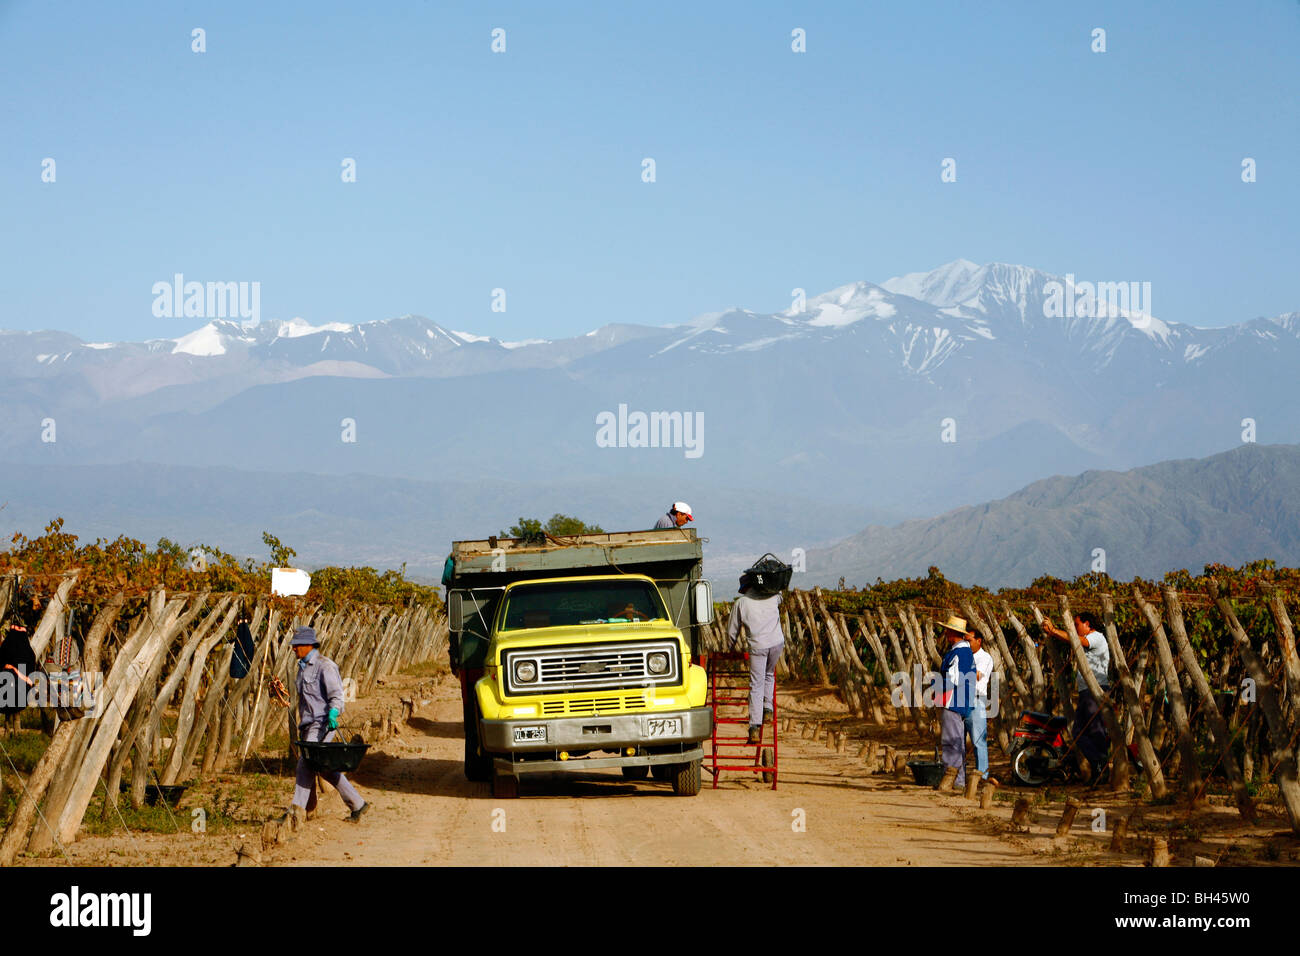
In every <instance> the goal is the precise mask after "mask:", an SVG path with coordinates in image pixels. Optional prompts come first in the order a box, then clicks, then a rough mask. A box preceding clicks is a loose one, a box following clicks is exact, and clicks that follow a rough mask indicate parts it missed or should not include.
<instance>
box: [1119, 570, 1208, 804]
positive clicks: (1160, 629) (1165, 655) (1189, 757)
mask: <svg viewBox="0 0 1300 956" xmlns="http://www.w3.org/2000/svg"><path fill="white" fill-rule="evenodd" d="M1133 599H1134V600H1135V601H1136V602H1137V606H1138V609H1139V610H1141V611H1142V614H1143V616H1144V617H1145V618H1146V619H1147V624H1148V626H1149V627H1150V628H1151V636H1152V638H1153V639H1154V641H1155V645H1156V659H1157V661H1158V662H1159V664H1160V670H1161V672H1162V673H1163V674H1164V679H1165V693H1166V694H1167V695H1168V697H1169V715H1170V720H1172V721H1173V725H1174V733H1175V734H1176V735H1177V737H1178V749H1179V752H1180V753H1181V754H1182V764H1183V765H1182V775H1183V787H1184V789H1185V790H1186V791H1187V795H1188V797H1189V798H1190V799H1191V801H1192V803H1193V804H1196V803H1200V802H1201V801H1202V800H1203V799H1204V795H1203V794H1202V792H1201V790H1202V785H1201V768H1200V766H1199V765H1198V764H1197V761H1196V745H1195V743H1194V741H1193V740H1192V731H1191V727H1190V726H1189V724H1188V722H1187V707H1186V705H1185V704H1184V703H1183V688H1182V684H1181V683H1179V680H1178V671H1177V669H1176V668H1175V667H1174V657H1173V652H1172V651H1170V649H1169V639H1168V638H1167V637H1165V626H1164V624H1163V623H1161V621H1160V615H1159V614H1158V613H1156V609H1155V608H1153V607H1152V606H1151V605H1150V604H1148V603H1147V601H1146V599H1145V598H1144V597H1142V592H1141V591H1139V590H1138V589H1137V588H1136V587H1134V588H1133ZM1155 712H1156V713H1157V714H1158V713H1159V712H1160V710H1159V708H1158V707H1157V708H1155Z"/></svg>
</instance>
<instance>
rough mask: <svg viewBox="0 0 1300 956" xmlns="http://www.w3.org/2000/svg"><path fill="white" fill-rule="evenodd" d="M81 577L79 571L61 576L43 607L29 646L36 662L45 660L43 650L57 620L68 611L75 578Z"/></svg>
mask: <svg viewBox="0 0 1300 956" xmlns="http://www.w3.org/2000/svg"><path fill="white" fill-rule="evenodd" d="M80 576H81V572H80V571H79V570H74V571H69V572H67V573H66V574H64V575H63V578H62V580H60V581H59V587H58V589H57V590H56V591H55V592H54V596H53V597H51V598H50V600H49V603H48V604H46V605H45V610H44V612H42V614H41V619H40V622H39V623H37V625H36V630H34V631H33V632H32V636H31V641H30V643H31V646H32V653H33V654H35V655H36V660H38V661H41V660H44V659H45V648H46V646H47V645H48V644H49V643H50V638H51V637H53V636H54V629H55V627H56V626H57V622H58V620H59V618H60V617H61V616H62V615H63V614H65V613H66V612H67V610H68V594H69V593H71V591H72V587H73V585H75V584H76V583H77V578H79V577H80Z"/></svg>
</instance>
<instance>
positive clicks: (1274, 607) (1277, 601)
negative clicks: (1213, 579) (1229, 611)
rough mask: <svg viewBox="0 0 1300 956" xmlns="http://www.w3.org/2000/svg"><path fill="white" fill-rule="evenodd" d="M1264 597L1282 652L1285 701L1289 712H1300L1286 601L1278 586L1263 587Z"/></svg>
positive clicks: (1299, 666) (1298, 671)
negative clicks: (1271, 615)
mask: <svg viewBox="0 0 1300 956" xmlns="http://www.w3.org/2000/svg"><path fill="white" fill-rule="evenodd" d="M1264 598H1265V600H1266V601H1267V602H1268V609H1269V611H1270V612H1272V614H1273V624H1274V627H1275V628H1276V629H1277V641H1278V645H1279V648H1280V650H1281V653H1282V667H1283V669H1284V671H1285V673H1286V695H1287V701H1288V702H1289V704H1290V708H1291V713H1292V714H1300V658H1298V657H1297V654H1296V647H1295V630H1294V629H1293V628H1292V626H1291V616H1290V615H1289V614H1287V610H1286V601H1285V600H1284V599H1283V597H1282V592H1281V591H1280V590H1279V589H1278V588H1275V587H1273V586H1272V585H1269V586H1267V587H1265V588H1264ZM1216 604H1217V600H1216ZM1229 607H1231V605H1229Z"/></svg>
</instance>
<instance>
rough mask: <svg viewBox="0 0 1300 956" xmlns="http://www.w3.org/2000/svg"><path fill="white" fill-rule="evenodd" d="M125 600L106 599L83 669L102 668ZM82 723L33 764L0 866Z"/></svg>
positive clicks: (13, 852) (67, 726) (72, 724)
mask: <svg viewBox="0 0 1300 956" xmlns="http://www.w3.org/2000/svg"><path fill="white" fill-rule="evenodd" d="M125 604H126V595H125V594H123V593H122V592H121V591H118V592H117V594H115V595H113V597H111V598H109V600H107V601H106V602H104V604H103V605H102V606H101V607H100V609H99V613H98V614H96V615H95V621H94V623H93V624H91V626H90V631H89V633H88V634H87V635H86V641H85V646H84V648H83V649H82V657H81V666H82V673H84V674H87V675H89V674H94V673H97V672H98V671H99V662H100V657H101V653H102V652H101V648H102V647H103V645H104V637H105V635H107V634H108V631H109V629H110V628H111V627H112V626H113V622H114V621H116V620H117V618H118V615H119V614H121V612H122V607H123V606H124V605H125ZM96 704H97V705H98V704H99V701H96ZM80 723H82V721H75V720H70V721H64V722H63V723H61V724H59V726H58V727H57V728H56V729H55V731H54V737H53V739H52V740H51V741H50V745H49V747H47V748H46V750H45V753H44V754H43V755H42V756H41V759H40V760H38V761H37V762H36V766H35V767H34V768H32V773H31V776H30V777H28V778H27V784H26V786H25V787H24V788H23V793H22V796H21V797H19V798H18V805H17V806H16V807H15V808H14V813H13V816H12V817H11V818H10V820H9V826H8V828H6V830H5V832H4V838H3V840H0V867H5V866H9V865H10V864H12V863H13V861H14V857H16V856H17V855H18V851H19V850H20V849H22V847H23V845H24V844H26V842H27V834H28V832H29V831H30V830H31V827H32V823H33V821H34V819H35V817H36V808H37V806H38V805H39V804H40V800H41V797H42V796H44V794H45V790H46V788H47V787H48V786H49V785H50V781H51V780H53V779H54V774H55V771H57V770H58V769H59V767H60V766H61V765H62V763H63V760H64V757H65V755H66V754H67V753H68V747H69V745H70V744H71V743H72V740H73V738H74V737H75V736H76V735H77V731H78V729H79V727H78V725H79V724H80Z"/></svg>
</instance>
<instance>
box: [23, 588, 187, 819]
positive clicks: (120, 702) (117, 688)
mask: <svg viewBox="0 0 1300 956" xmlns="http://www.w3.org/2000/svg"><path fill="white" fill-rule="evenodd" d="M184 606H185V601H184V599H180V598H177V599H173V600H170V601H167V602H166V604H165V606H164V607H163V608H162V613H161V614H159V615H155V614H153V612H152V608H151V610H150V615H149V617H150V619H151V620H150V624H149V626H148V628H147V634H146V636H145V638H144V640H143V641H141V642H140V644H139V647H138V650H137V651H136V652H135V653H134V654H132V653H129V650H128V648H127V647H123V649H122V650H121V651H119V652H118V655H117V659H116V660H114V662H113V669H112V671H111V672H110V673H109V676H108V679H107V681H106V682H105V690H104V698H105V707H104V713H103V715H102V716H101V717H100V718H99V719H98V720H97V721H96V727H95V731H94V736H93V737H92V738H91V741H90V746H89V748H87V750H86V753H85V755H84V757H83V758H82V760H81V764H80V771H79V773H78V775H77V778H76V781H75V783H73V785H72V789H71V792H70V793H69V795H68V799H67V800H66V802H65V803H64V804H63V806H62V808H61V809H60V811H59V813H58V816H57V817H56V818H54V819H56V820H57V822H55V823H54V830H55V832H56V833H57V834H58V836H59V839H60V840H62V841H63V842H64V843H71V842H72V841H73V840H74V839H76V836H77V830H79V829H80V827H81V819H82V817H83V816H85V813H86V806H87V805H88V804H89V803H90V798H91V795H92V794H93V793H94V789H95V785H96V784H97V783H98V782H99V777H100V771H101V770H102V769H103V767H104V763H105V761H107V759H108V752H109V749H110V748H111V747H112V745H113V743H114V740H115V738H116V737H117V732H118V730H119V728H120V727H121V725H122V721H123V719H124V718H125V717H126V712H125V708H126V707H127V706H128V705H129V702H130V701H131V699H132V698H133V697H135V695H136V692H137V691H138V690H139V688H140V683H141V681H142V680H143V678H144V675H145V674H147V673H149V671H150V670H151V669H152V666H153V661H154V658H155V657H156V656H157V655H158V654H165V653H166V652H167V647H168V645H169V644H170V643H171V635H172V633H173V632H174V629H175V628H176V626H177V624H178V623H179V620H180V617H181V613H182V610H183V608H184ZM47 816H51V815H49V814H47ZM40 832H41V831H39V830H38V831H36V834H34V836H35V835H39V834H40Z"/></svg>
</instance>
